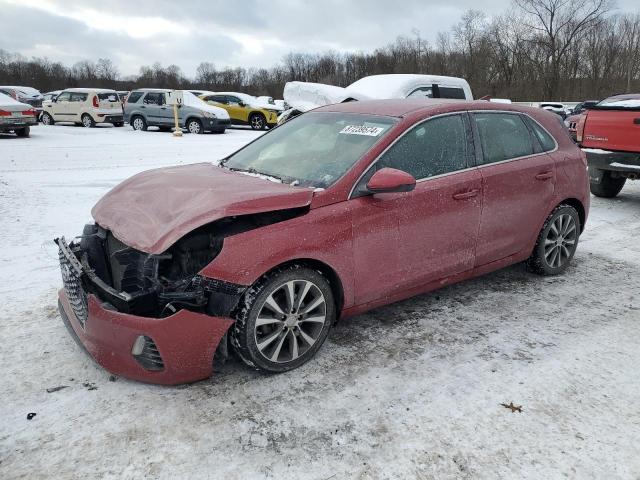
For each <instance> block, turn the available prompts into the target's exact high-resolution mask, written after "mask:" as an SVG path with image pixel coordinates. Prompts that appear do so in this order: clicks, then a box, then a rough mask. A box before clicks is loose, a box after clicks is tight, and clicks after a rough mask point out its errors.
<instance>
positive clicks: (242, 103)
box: [238, 100, 247, 107]
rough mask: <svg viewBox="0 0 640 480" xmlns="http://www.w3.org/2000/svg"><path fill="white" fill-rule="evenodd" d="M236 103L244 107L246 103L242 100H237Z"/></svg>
mask: <svg viewBox="0 0 640 480" xmlns="http://www.w3.org/2000/svg"><path fill="white" fill-rule="evenodd" d="M238 105H240V106H241V107H246V106H247V104H246V103H244V102H243V101H242V100H241V101H239V102H238Z"/></svg>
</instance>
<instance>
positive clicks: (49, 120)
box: [42, 112, 56, 125]
mask: <svg viewBox="0 0 640 480" xmlns="http://www.w3.org/2000/svg"><path fill="white" fill-rule="evenodd" d="M55 123H56V121H55V120H54V119H53V117H52V116H51V115H49V114H48V113H47V112H43V113H42V124H43V125H54V124H55Z"/></svg>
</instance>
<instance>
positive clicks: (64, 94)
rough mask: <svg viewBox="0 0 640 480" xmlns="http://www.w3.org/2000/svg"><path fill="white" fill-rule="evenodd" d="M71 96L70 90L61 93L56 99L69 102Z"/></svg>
mask: <svg viewBox="0 0 640 480" xmlns="http://www.w3.org/2000/svg"><path fill="white" fill-rule="evenodd" d="M70 98H71V94H70V93H69V92H62V93H61V94H60V95H58V98H57V99H56V101H58V102H68V101H69V99H70Z"/></svg>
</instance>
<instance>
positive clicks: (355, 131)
mask: <svg viewBox="0 0 640 480" xmlns="http://www.w3.org/2000/svg"><path fill="white" fill-rule="evenodd" d="M383 130H384V128H381V127H364V126H362V125H347V126H346V127H344V128H343V129H342V130H340V133H344V134H346V135H367V136H369V137H377V136H378V135H380V134H381V133H382V131H383Z"/></svg>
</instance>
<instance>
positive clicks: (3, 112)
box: [0, 110, 11, 117]
mask: <svg viewBox="0 0 640 480" xmlns="http://www.w3.org/2000/svg"><path fill="white" fill-rule="evenodd" d="M9 116H11V112H7V111H6V110H0V117H9Z"/></svg>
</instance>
